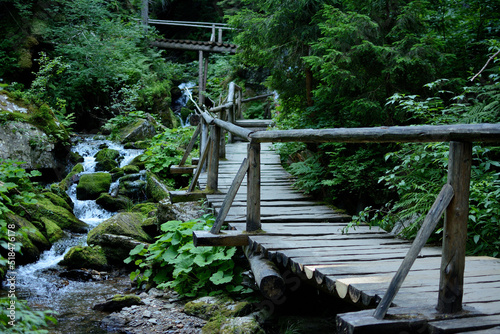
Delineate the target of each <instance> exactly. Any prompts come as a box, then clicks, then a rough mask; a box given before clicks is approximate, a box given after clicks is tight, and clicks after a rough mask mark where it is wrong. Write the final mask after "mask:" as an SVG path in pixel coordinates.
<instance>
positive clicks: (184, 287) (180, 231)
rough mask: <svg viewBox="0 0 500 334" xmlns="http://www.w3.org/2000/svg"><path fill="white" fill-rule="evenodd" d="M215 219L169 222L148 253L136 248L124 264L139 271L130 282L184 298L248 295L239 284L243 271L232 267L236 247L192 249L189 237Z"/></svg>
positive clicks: (132, 275) (203, 218) (146, 250)
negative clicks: (136, 267)
mask: <svg viewBox="0 0 500 334" xmlns="http://www.w3.org/2000/svg"><path fill="white" fill-rule="evenodd" d="M213 222H214V218H213V216H211V215H204V216H203V217H201V218H199V219H193V220H190V221H187V222H182V221H169V222H166V223H164V224H163V225H162V226H161V230H162V231H163V232H165V233H164V234H163V235H161V236H159V237H158V240H157V241H156V242H155V243H154V244H152V245H150V246H149V247H148V248H147V249H146V248H145V246H144V245H138V246H137V247H136V248H134V249H133V250H132V251H131V252H130V256H129V257H128V258H127V259H125V263H134V264H135V265H137V266H138V267H139V269H137V270H136V271H134V272H133V273H132V274H131V275H130V278H131V280H136V282H137V285H138V286H139V287H142V286H143V285H144V284H156V285H158V288H171V289H174V290H175V291H177V292H178V293H179V294H181V295H183V296H187V297H195V296H204V295H214V294H218V293H221V292H222V291H223V289H224V290H225V291H227V292H240V293H241V292H248V291H249V290H247V289H245V288H244V287H243V286H242V285H241V284H240V283H241V272H242V271H243V269H242V268H240V267H238V266H236V265H235V262H234V261H233V257H234V256H235V254H236V248H235V247H195V246H194V245H193V238H192V234H193V231H195V230H205V229H208V228H209V227H210V226H211V225H213Z"/></svg>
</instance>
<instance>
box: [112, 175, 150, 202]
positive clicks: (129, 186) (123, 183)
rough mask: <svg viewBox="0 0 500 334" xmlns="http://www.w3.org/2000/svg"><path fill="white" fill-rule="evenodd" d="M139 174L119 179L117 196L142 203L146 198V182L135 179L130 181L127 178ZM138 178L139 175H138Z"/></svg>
mask: <svg viewBox="0 0 500 334" xmlns="http://www.w3.org/2000/svg"><path fill="white" fill-rule="evenodd" d="M136 175H139V174H130V175H125V176H124V177H122V178H121V179H120V186H119V188H118V194H119V195H123V196H126V197H128V198H131V199H133V200H134V201H143V200H145V199H146V198H147V197H146V181H144V180H141V179H137V180H133V181H132V180H131V179H130V178H128V177H129V176H136ZM139 176H140V175H139Z"/></svg>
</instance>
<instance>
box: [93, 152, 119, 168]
mask: <svg viewBox="0 0 500 334" xmlns="http://www.w3.org/2000/svg"><path fill="white" fill-rule="evenodd" d="M119 157H120V152H118V151H117V150H114V149H110V148H103V149H102V150H100V151H99V152H97V153H96V155H95V160H96V167H95V168H96V171H110V170H112V169H113V168H116V167H118V165H119V162H118V161H119Z"/></svg>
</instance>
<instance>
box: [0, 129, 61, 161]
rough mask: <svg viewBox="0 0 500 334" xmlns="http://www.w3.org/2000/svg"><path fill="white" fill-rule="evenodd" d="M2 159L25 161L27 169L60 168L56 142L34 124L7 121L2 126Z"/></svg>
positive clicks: (0, 139) (0, 141)
mask: <svg viewBox="0 0 500 334" xmlns="http://www.w3.org/2000/svg"><path fill="white" fill-rule="evenodd" d="M0 143H5V144H4V145H0V159H1V160H7V159H12V160H17V161H24V162H25V163H24V164H22V165H21V167H22V168H25V169H41V168H49V169H58V168H59V166H58V164H57V161H56V159H55V152H54V148H55V146H54V144H53V143H52V141H51V140H50V139H49V137H48V136H47V134H46V133H45V132H43V131H42V130H40V129H38V128H36V127H35V126H34V125H31V124H28V123H23V122H6V123H4V124H2V126H1V127H0ZM9 143H10V145H9Z"/></svg>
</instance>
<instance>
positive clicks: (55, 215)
mask: <svg viewBox="0 0 500 334" xmlns="http://www.w3.org/2000/svg"><path fill="white" fill-rule="evenodd" d="M25 206H26V208H27V209H28V211H29V212H30V215H31V217H32V219H33V221H35V220H37V221H42V218H43V217H46V218H48V219H51V220H52V221H54V222H55V223H56V224H57V225H58V226H59V227H60V228H62V229H63V230H69V231H71V232H76V233H84V232H87V230H88V225H87V224H86V223H85V222H83V221H81V220H80V219H78V218H76V217H75V215H74V214H73V212H71V211H69V210H67V209H65V208H63V207H61V206H57V205H54V204H53V203H52V202H51V201H50V200H49V199H48V198H38V199H37V202H36V203H31V204H25Z"/></svg>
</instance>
